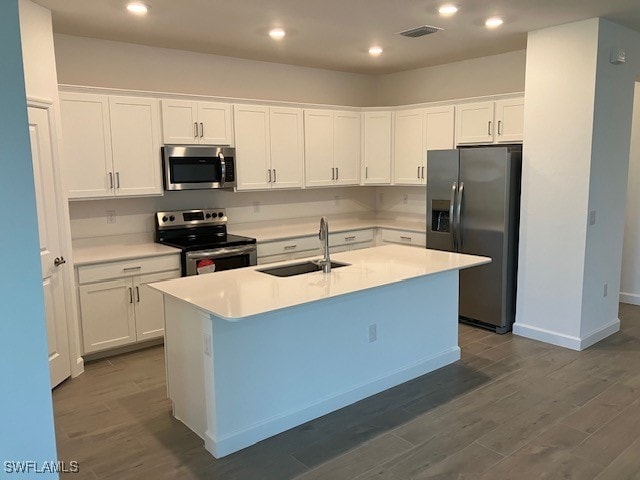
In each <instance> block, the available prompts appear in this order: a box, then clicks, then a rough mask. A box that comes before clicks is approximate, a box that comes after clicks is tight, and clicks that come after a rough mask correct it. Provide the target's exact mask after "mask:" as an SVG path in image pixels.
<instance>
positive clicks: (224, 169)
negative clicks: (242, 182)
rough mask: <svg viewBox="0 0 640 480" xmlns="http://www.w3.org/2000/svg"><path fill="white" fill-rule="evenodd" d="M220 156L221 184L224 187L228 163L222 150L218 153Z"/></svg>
mask: <svg viewBox="0 0 640 480" xmlns="http://www.w3.org/2000/svg"><path fill="white" fill-rule="evenodd" d="M218 158H219V159H220V186H221V187H224V182H225V181H226V177H227V163H226V162H225V161H224V155H223V154H222V152H219V153H218Z"/></svg>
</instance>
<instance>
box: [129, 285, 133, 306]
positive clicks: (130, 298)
mask: <svg viewBox="0 0 640 480" xmlns="http://www.w3.org/2000/svg"><path fill="white" fill-rule="evenodd" d="M128 289H129V303H133V289H132V288H131V287H128Z"/></svg>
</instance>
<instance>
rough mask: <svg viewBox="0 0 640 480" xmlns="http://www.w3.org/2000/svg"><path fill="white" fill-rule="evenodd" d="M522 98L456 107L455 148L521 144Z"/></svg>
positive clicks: (522, 122)
mask: <svg viewBox="0 0 640 480" xmlns="http://www.w3.org/2000/svg"><path fill="white" fill-rule="evenodd" d="M523 124H524V98H523V97H519V98H515V99H508V100H498V101H495V102H482V103H470V104H467V105H458V106H457V107H456V142H457V144H458V145H473V144H490V143H514V142H522V139H523V135H522V134H523Z"/></svg>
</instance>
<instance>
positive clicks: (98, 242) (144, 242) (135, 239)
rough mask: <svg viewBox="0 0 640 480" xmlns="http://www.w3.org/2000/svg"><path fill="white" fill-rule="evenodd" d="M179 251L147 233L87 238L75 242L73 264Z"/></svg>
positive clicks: (78, 264)
mask: <svg viewBox="0 0 640 480" xmlns="http://www.w3.org/2000/svg"><path fill="white" fill-rule="evenodd" d="M179 253H180V249H178V248H173V247H168V246H166V245H161V244H159V243H155V242H154V241H153V237H152V236H150V235H147V234H134V235H118V236H111V237H98V238H85V239H78V240H74V242H73V264H74V265H75V266H76V267H79V266H82V265H91V264H94V263H104V262H115V261H118V260H130V259H133V258H147V257H160V256H164V255H177V254H179Z"/></svg>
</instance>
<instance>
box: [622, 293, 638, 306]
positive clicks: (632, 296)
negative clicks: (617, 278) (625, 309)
mask: <svg viewBox="0 0 640 480" xmlns="http://www.w3.org/2000/svg"><path fill="white" fill-rule="evenodd" d="M620 301H621V302H622V303H628V304H631V305H640V295H638V294H637V293H623V292H620Z"/></svg>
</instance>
